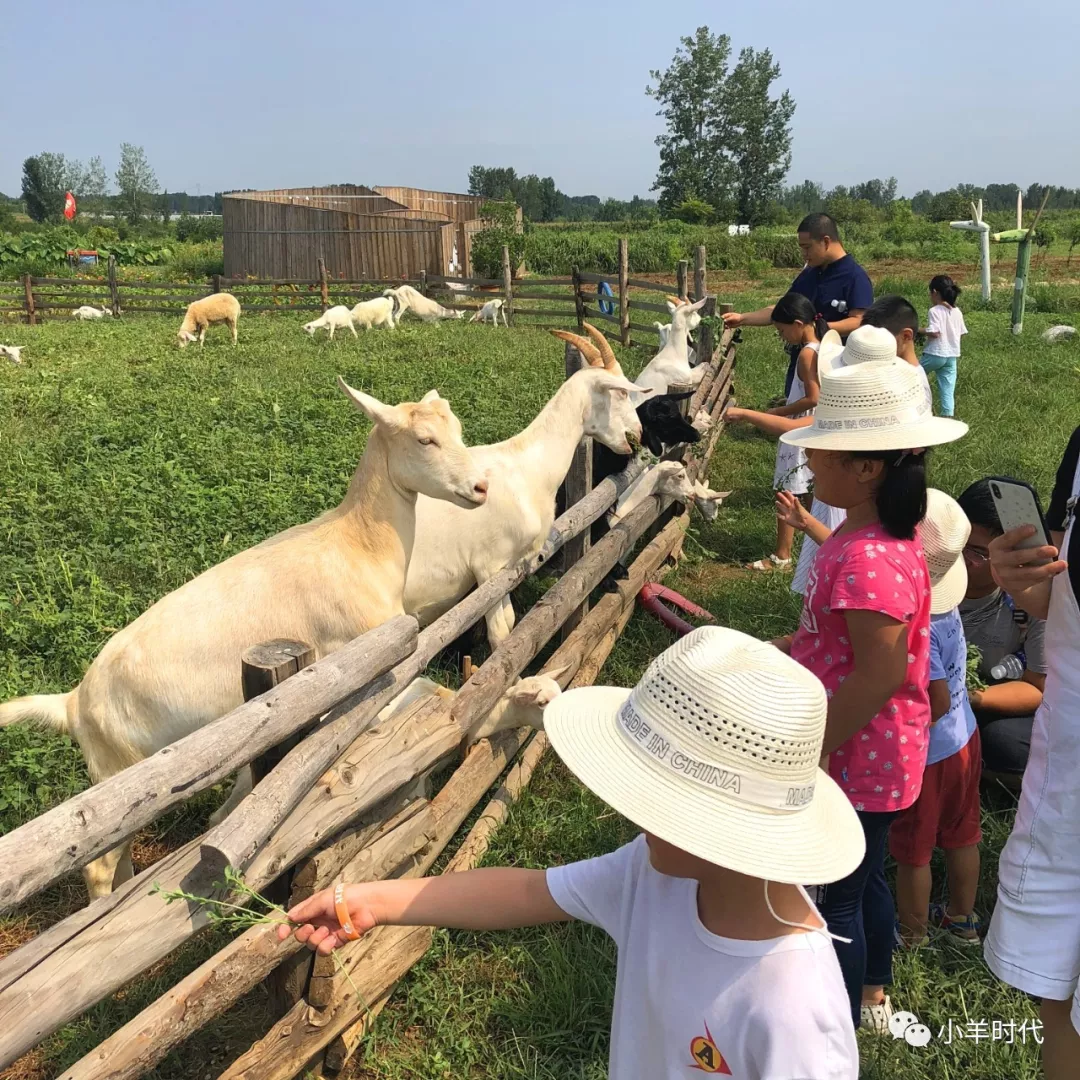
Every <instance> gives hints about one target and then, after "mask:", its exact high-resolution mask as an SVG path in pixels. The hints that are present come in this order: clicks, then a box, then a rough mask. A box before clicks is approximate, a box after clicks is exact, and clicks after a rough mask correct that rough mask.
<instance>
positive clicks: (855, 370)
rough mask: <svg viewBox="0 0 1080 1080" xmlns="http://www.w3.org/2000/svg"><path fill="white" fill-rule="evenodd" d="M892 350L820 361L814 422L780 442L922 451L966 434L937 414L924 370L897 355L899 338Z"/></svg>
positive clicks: (961, 425)
mask: <svg viewBox="0 0 1080 1080" xmlns="http://www.w3.org/2000/svg"><path fill="white" fill-rule="evenodd" d="M867 329H871V330H872V329H877V328H876V327H868V328H867ZM857 332H858V331H856V333H857ZM885 333H886V334H888V333H889V332H888V331H887V330H886V331H885ZM854 336H855V333H853V334H852V335H851V337H854ZM889 337H890V340H892V335H891V334H889ZM850 343H851V338H848V348H850ZM892 348H893V358H892V359H891V360H888V359H887V360H881V361H880V362H878V363H874V364H870V363H861V362H859V363H855V364H852V365H851V366H834V365H833V364H832V363H831V362H830V363H827V364H822V365H820V366H819V372H818V373H819V376H820V380H821V393H820V394H819V396H818V404H817V408H816V409H815V410H814V422H813V423H812V424H811V425H810V426H809V427H804V428H796V429H795V430H794V431H785V432H784V433H783V434H782V435H781V436H780V441H781V442H784V443H789V444H790V445H792V446H802V447H807V448H811V449H815V450H916V449H923V448H925V447H928V446H937V445H939V444H940V443H949V442H955V441H956V440H957V439H959V438H961V437H962V436H963V435H965V434H966V433H967V429H968V427H967V424H964V423H962V422H961V421H959V420H949V419H946V418H944V417H937V416H934V412H933V408H932V407H931V404H930V402H929V401H927V400H926V393H925V390H924V388H923V383H922V379H921V378H920V375H919V370H918V369H917V368H915V367H913V366H912V365H911V364H907V363H905V362H904V361H903V360H899V359H897V358H896V343H895V340H894V341H893V345H892ZM844 352H847V349H845V350H844ZM868 359H869V358H868Z"/></svg>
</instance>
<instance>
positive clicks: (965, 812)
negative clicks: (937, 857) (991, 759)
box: [889, 728, 982, 866]
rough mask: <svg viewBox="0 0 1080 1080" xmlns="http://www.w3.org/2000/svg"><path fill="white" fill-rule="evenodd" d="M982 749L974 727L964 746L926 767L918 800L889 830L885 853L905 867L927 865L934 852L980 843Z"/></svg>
mask: <svg viewBox="0 0 1080 1080" xmlns="http://www.w3.org/2000/svg"><path fill="white" fill-rule="evenodd" d="M981 776H982V746H981V743H980V740H979V729H978V728H976V729H975V731H974V732H973V734H972V736H971V738H970V739H969V740H968V742H967V745H966V746H962V747H961V748H960V749H959V750H957V751H956V753H955V754H953V755H952V756H951V757H947V758H945V759H944V760H942V761H936V762H934V764H933V765H928V766H927V767H926V772H925V773H924V774H923V783H922V791H921V792H920V793H919V797H918V799H916V800H915V802H914V803H913V804H912V805H911V806H909V807H908V808H907V810H905V811H904V812H903V813H901V814H899V815H898V816H897V818H896V820H895V821H894V822H893V825H892V828H891V829H890V830H889V851H890V853H891V854H892V857H893V858H894V859H895V860H896V861H897V862H898V863H902V864H903V865H904V866H927V865H929V863H930V856H931V855H932V854H933V852H934V848H936V847H939V848H943V849H944V850H945V851H949V850H952V849H953V848H964V847H971V846H972V845H974V844H977V843H978V842H979V841H980V840H982V827H981V825H980V823H979V779H980V778H981Z"/></svg>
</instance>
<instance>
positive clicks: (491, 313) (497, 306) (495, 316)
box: [469, 298, 510, 329]
mask: <svg viewBox="0 0 1080 1080" xmlns="http://www.w3.org/2000/svg"><path fill="white" fill-rule="evenodd" d="M505 304H506V301H505V300H503V299H501V298H500V299H496V300H489V301H488V302H487V303H486V304H485V305H484V306H483V307H482V308H480V310H479V311H477V312H476V313H475V314H474V315H473V317H472V318H471V319H470V320H469V322H471V323H474V322H489V323H491V325H492V326H498V325H499V315H500V313H501V314H502V317H503V326H505V327H506V328H507V329H509V328H510V324H509V323H508V322H507V321H506V308H505Z"/></svg>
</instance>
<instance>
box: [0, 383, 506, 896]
mask: <svg viewBox="0 0 1080 1080" xmlns="http://www.w3.org/2000/svg"><path fill="white" fill-rule="evenodd" d="M338 382H339V385H340V386H341V389H342V391H343V392H344V393H345V394H346V395H347V396H348V397H349V398H350V399H351V400H352V402H353V404H354V405H355V406H356V407H357V408H358V409H360V411H361V412H363V413H364V414H365V415H366V416H367V417H368V418H369V419H370V420H371V421H372V423H373V424H374V427H373V428H372V430H371V433H370V435H369V436H368V440H367V445H366V446H365V447H364V453H363V456H362V457H361V459H360V464H359V465H358V466H357V468H356V471H355V473H354V474H353V478H352V482H351V483H350V484H349V490H348V493H347V494H346V496H345V498H344V499H343V500H342V502H341V503H340V504H339V505H338V506H337V507H335V508H334V509H332V510H330V511H328V512H327V513H325V514H323V515H322V516H321V517H318V518H316V519H315V520H314V521H311V522H308V523H307V524H304V525H297V526H295V527H293V528H291V529H287V530H286V531H285V532H282V533H278V534H277V535H276V536H271V537H270V538H269V539H267V540H264V541H263V542H262V543H261V544H257V545H256V546H255V547H252V548H248V549H247V550H246V551H241V552H239V553H238V554H236V555H234V556H232V558H230V559H227V560H226V561H225V562H223V563H219V564H218V565H217V566H213V567H211V568H210V569H209V570H207V571H205V572H204V573H202V574H200V575H199V576H198V577H196V578H193V579H192V580H191V581H189V582H187V583H186V584H184V585H182V586H181V587H180V588H179V589H176V590H175V591H174V592H171V593H169V594H168V595H167V596H165V597H163V598H162V599H161V600H159V601H158V602H157V603H156V604H154V606H153V607H151V608H150V609H149V610H148V611H146V612H144V613H143V614H142V615H140V616H139V617H138V618H137V619H136V620H135V621H134V622H133V623H131V624H130V625H128V626H127V627H126V628H125V629H123V630H121V631H120V632H119V633H117V634H115V635H113V637H112V638H111V639H110V640H109V641H108V642H106V644H105V646H104V648H103V649H102V650H101V652H100V653H99V654H98V655H97V657H96V659H95V660H94V662H93V663H92V664H91V665H90V668H89V670H88V671H87V672H86V675H85V676H84V677H83V680H82V682H81V683H80V684H79V685H78V686H77V687H76V688H75V689H74V690H72V691H70V692H69V693H66V694H42V695H38V696H35V697H25V698H21V699H19V700H16V701H10V702H8V703H7V704H4V705H0V727H4V726H6V725H8V724H13V723H18V722H20V721H37V722H38V723H41V724H44V725H46V726H48V727H51V728H54V729H55V730H57V731H62V732H64V733H66V734H67V735H69V736H70V737H71V738H73V739H75V740H76V741H77V742H78V744H79V746H80V748H81V749H82V752H83V755H84V757H85V758H86V764H87V767H88V769H89V771H90V778H91V779H92V780H93V781H95V782H97V781H100V780H104V779H105V778H106V777H109V776H112V775H114V774H115V773H118V772H120V771H121V770H122V769H125V768H127V767H128V766H130V765H134V764H135V763H136V762H137V761H141V760H143V759H144V758H147V757H149V756H150V755H151V754H153V753H156V752H157V751H158V750H160V749H161V748H162V747H164V746H167V745H169V744H170V743H172V742H175V741H176V740H177V739H181V738H183V737H184V736H185V735H190V734H191V733H192V732H193V731H196V730H198V729H199V728H201V727H202V726H203V725H205V724H208V723H210V722H211V721H213V720H216V719H218V717H220V716H223V715H224V714H225V713H227V712H229V711H230V710H231V709H235V708H236V707H237V706H239V705H240V704H241V703H242V702H243V693H242V690H241V686H240V677H239V673H240V657H241V655H242V654H243V652H244V650H245V649H248V648H250V647H251V646H253V645H257V644H259V642H263V641H271V640H273V639H274V638H289V639H292V640H296V641H306V642H308V643H309V644H310V645H311V646H312V647H313V648H314V650H315V654H316V656H317V657H323V656H326V655H327V654H328V653H332V652H333V651H334V650H335V649H340V648H341V647H342V646H343V645H345V644H346V643H347V642H349V641H351V640H352V639H353V638H355V637H357V636H359V635H360V634H362V633H364V632H365V631H367V630H370V629H372V628H374V627H376V626H380V625H381V624H382V623H384V622H386V621H387V620H388V619H392V618H393V617H394V616H396V615H400V614H402V610H403V609H402V594H403V592H404V588H405V573H406V570H407V569H408V565H409V559H410V557H411V555H412V550H413V536H414V531H415V527H416V500H417V496H418V495H419V494H420V493H421V492H423V494H424V495H425V496H426V497H428V498H430V499H431V500H433V501H434V500H438V499H445V500H448V501H451V502H453V503H454V504H455V505H456V506H458V507H460V508H461V509H462V512H464V511H465V509H467V508H473V507H478V506H481V505H482V504H483V503H484V502H485V501H486V499H487V480H486V479H485V478H484V475H483V473H482V471H481V465H480V463H479V462H478V461H474V460H473V458H472V455H471V454H470V452H469V451H468V450H467V449H466V447H465V444H464V443H463V442H462V441H461V424H460V422H459V421H458V418H457V417H456V416H455V415H454V414H453V413H452V412H451V411H450V406H449V404H448V403H447V402H446V401H444V400H442V399H441V398H440V397H439V396H438V394H437V393H436V392H435V391H434V390H432V391H431V393H429V394H427V395H426V396H425V397H424V398H423V400H422V401H420V402H419V403H415V404H414V403H403V404H401V405H396V406H394V405H384V404H383V403H382V402H381V401H378V400H377V399H375V398H373V397H369V396H368V395H367V394H363V393H361V392H360V391H358V390H354V389H352V387H350V386H347V385H346V384H345V383H344V382H343V381H342V380H340V379H339V380H338ZM232 805H235V804H234V803H233V802H232V800H230V803H227V804H226V806H225V807H224V808H223V809H222V811H219V814H220V815H221V816H223V815H224V813H227V812H228V810H231V808H232ZM84 876H85V878H86V882H87V887H88V889H89V891H90V898H91V899H95V898H96V897H99V896H104V895H107V894H108V893H109V892H111V891H112V889H113V888H114V887H115V886H116V885H119V884H120V883H121V882H123V881H125V880H127V878H128V877H130V876H131V860H130V858H129V854H128V846H127V845H126V844H124V845H121V846H120V847H117V848H114V849H113V850H112V851H110V852H107V853H106V854H105V855H102V856H101V857H100V858H98V859H96V860H94V861H93V862H91V863H90V864H88V865H87V866H86V867H85V868H84Z"/></svg>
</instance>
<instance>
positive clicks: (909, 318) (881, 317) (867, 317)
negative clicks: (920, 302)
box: [862, 293, 919, 337]
mask: <svg viewBox="0 0 1080 1080" xmlns="http://www.w3.org/2000/svg"><path fill="white" fill-rule="evenodd" d="M862 325H863V326H880V327H882V328H884V329H885V330H888V331H889V333H890V334H892V335H893V336H894V337H895V336H896V335H897V334H899V333H900V331H901V330H910V331H911V332H912V333H918V330H919V313H918V312H917V311H916V310H915V306H914V305H913V304H912V303H911V302H910V301H909V300H906V299H905V298H904V297H902V296H897V295H896V294H895V293H893V294H889V295H888V296H879V297H878V298H877V299H876V300H875V301H874V302H873V303H872V304H871V305H870V306H869V307H868V308H867V309H866V311H865V312H864V313H863V317H862Z"/></svg>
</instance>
